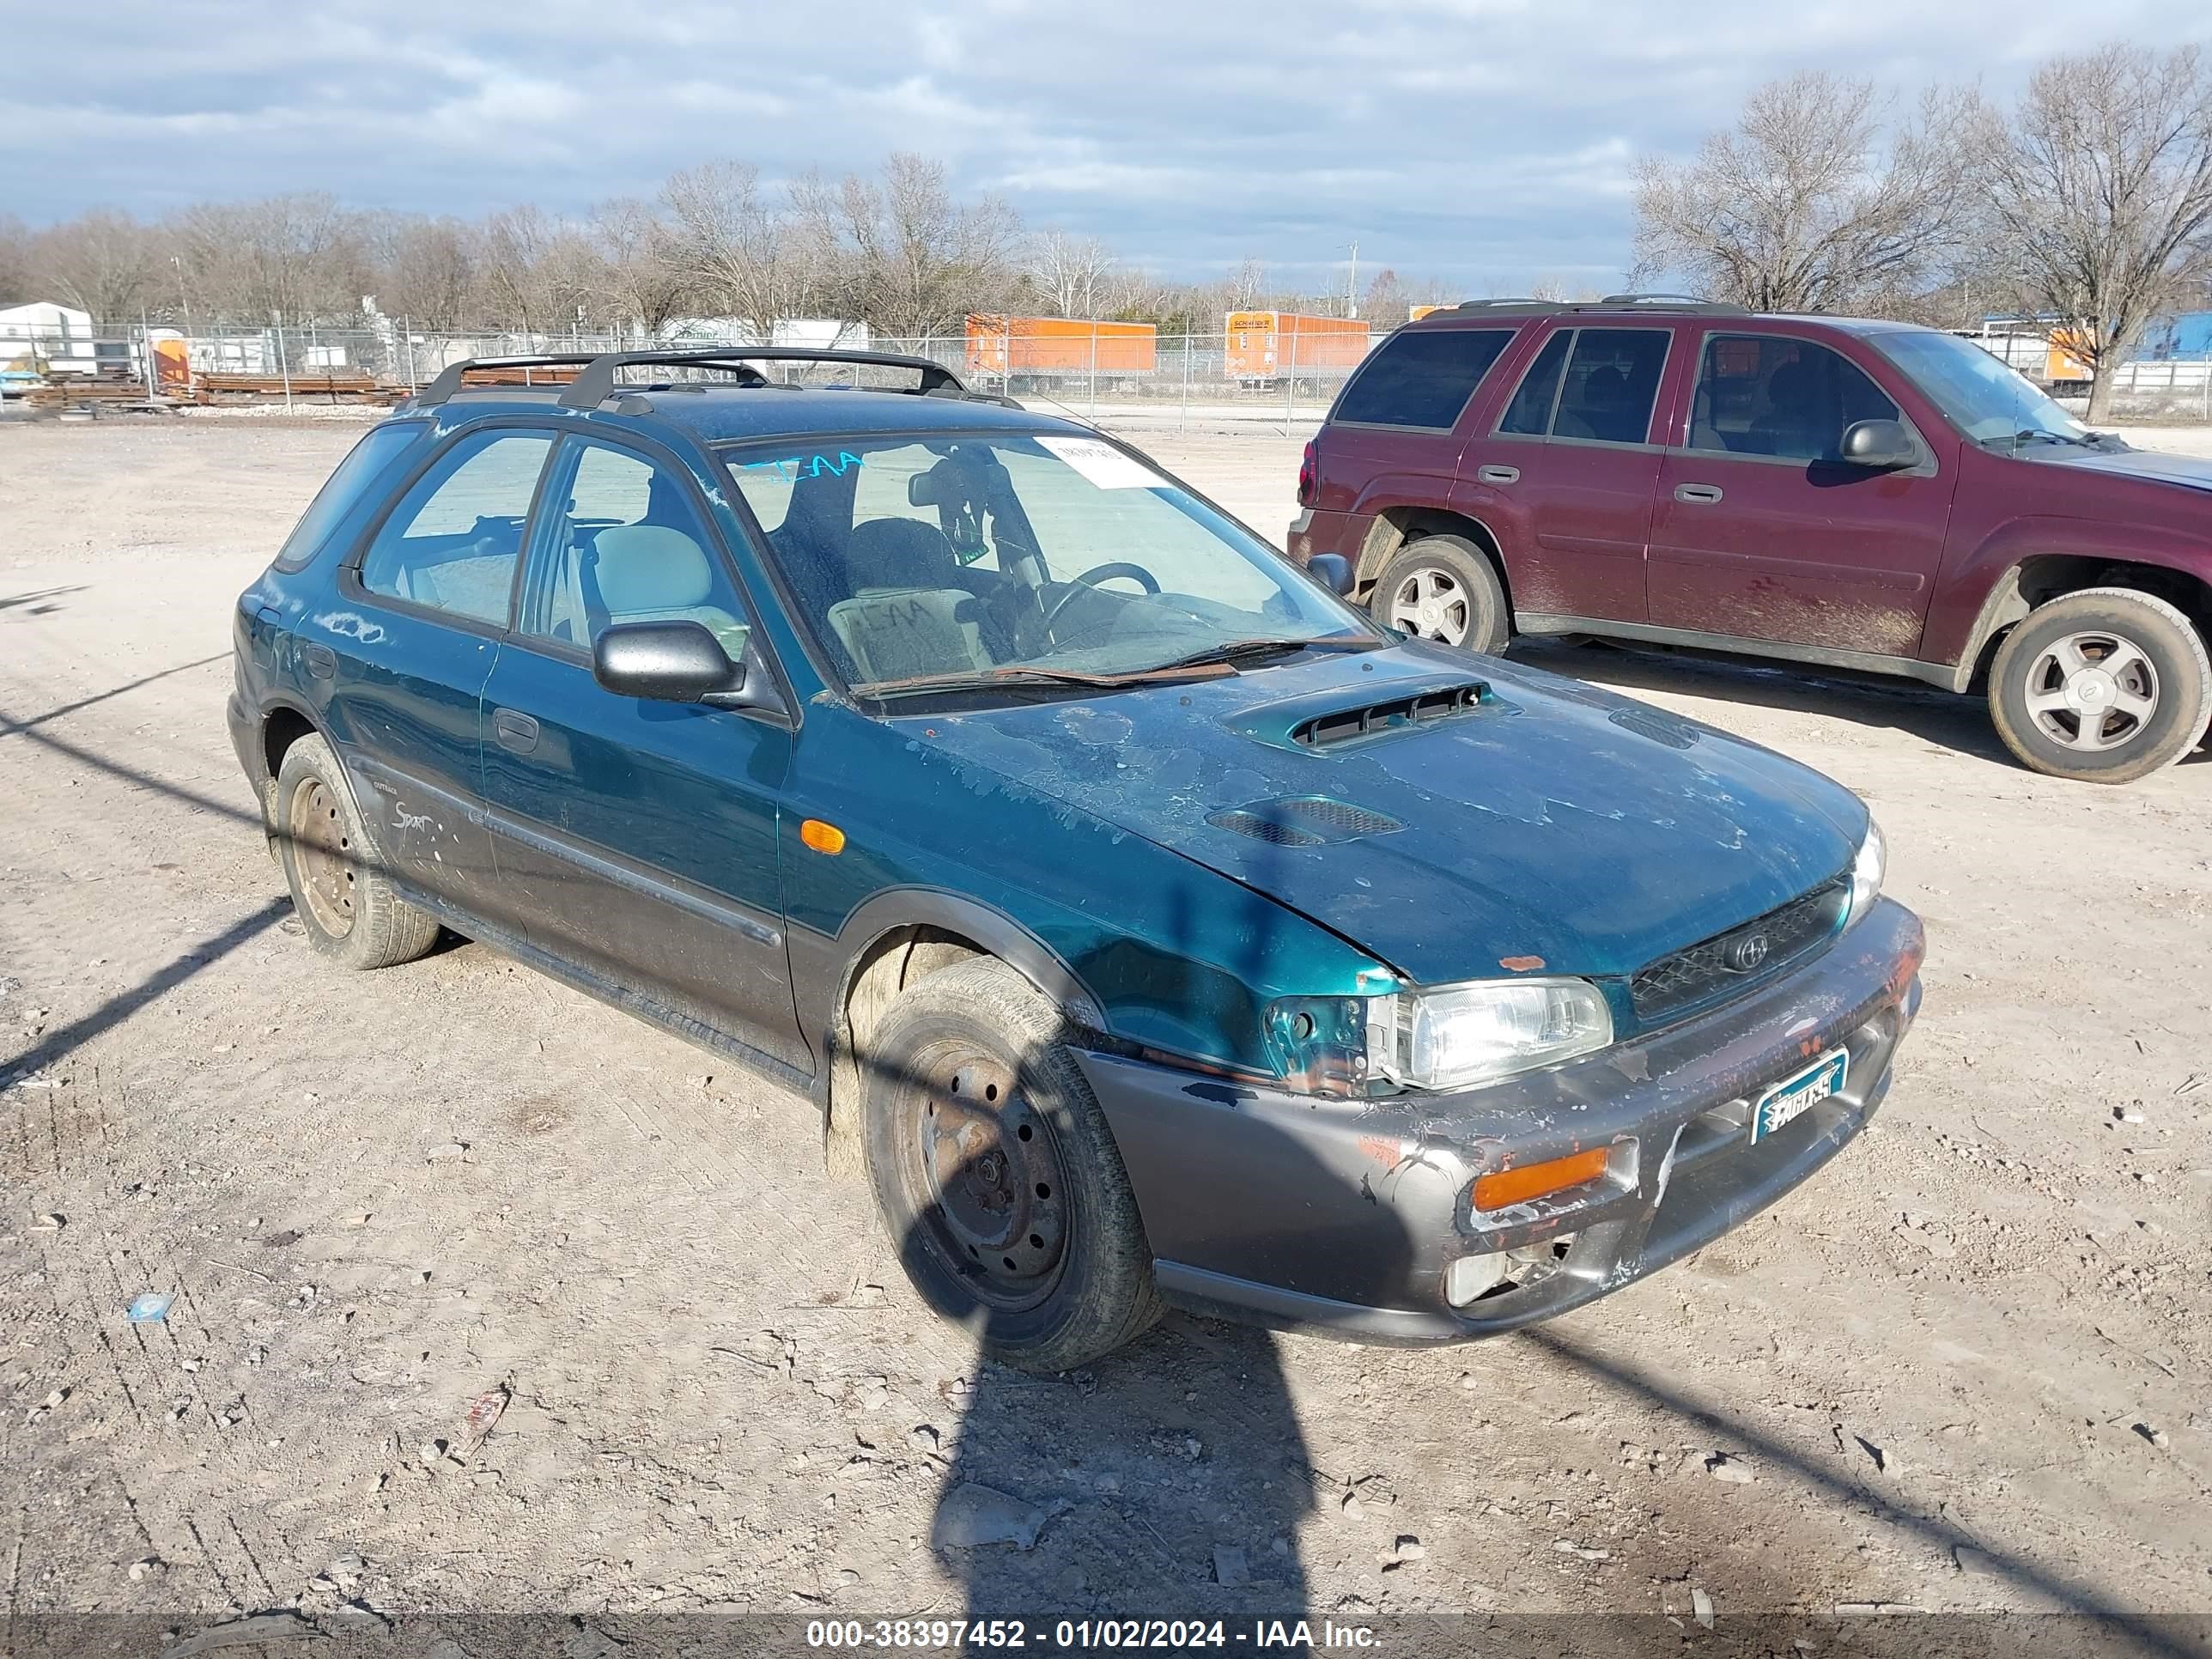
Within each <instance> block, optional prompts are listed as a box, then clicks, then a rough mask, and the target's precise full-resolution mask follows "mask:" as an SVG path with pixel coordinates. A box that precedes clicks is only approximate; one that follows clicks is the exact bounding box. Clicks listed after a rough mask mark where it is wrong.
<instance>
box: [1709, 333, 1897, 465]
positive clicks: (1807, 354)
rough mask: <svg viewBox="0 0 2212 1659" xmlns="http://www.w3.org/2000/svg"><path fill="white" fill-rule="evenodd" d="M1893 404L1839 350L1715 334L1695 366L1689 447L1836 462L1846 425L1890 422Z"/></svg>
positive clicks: (1778, 338)
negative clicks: (1695, 386)
mask: <svg viewBox="0 0 2212 1659" xmlns="http://www.w3.org/2000/svg"><path fill="white" fill-rule="evenodd" d="M1899 418H1900V417H1899V413H1898V408H1897V405H1896V404H1894V403H1893V402H1891V401H1890V399H1889V398H1888V397H1887V395H1886V394H1885V393H1884V392H1882V390H1881V387H1880V386H1876V385H1875V383H1874V382H1873V381H1872V380H1869V379H1868V378H1867V374H1866V372H1865V371H1864V370H1863V369H1862V368H1859V366H1858V365H1857V363H1854V362H1851V361H1850V359H1849V358H1848V357H1845V356H1844V355H1843V354H1842V353H1840V352H1838V351H1833V350H1831V349H1829V348H1828V347H1826V346H1824V345H1819V344H1816V343H1814V342H1813V341H1811V340H1799V339H1794V338H1791V337H1789V336H1787V335H1780V334H1714V335H1709V336H1708V337H1706V340H1705V357H1704V359H1703V361H1702V362H1699V365H1698V390H1697V394H1696V396H1695V398H1693V399H1692V403H1691V405H1690V442H1689V447H1691V448H1692V449H1710V450H1724V451H1726V452H1728V453H1731V454H1739V455H1768V456H1772V457H1774V458H1776V459H1783V460H1792V461H1833V460H1839V459H1841V457H1842V453H1843V439H1844V428H1846V427H1849V426H1850V425H1851V424H1852V423H1853V422H1858V421H1894V420H1897V419H1899Z"/></svg>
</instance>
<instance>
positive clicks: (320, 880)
mask: <svg viewBox="0 0 2212 1659" xmlns="http://www.w3.org/2000/svg"><path fill="white" fill-rule="evenodd" d="M276 861H277V862H278V863H279V864H281V865H282V866H283V868H284V879H285V880H286V881H287V882H289V884H291V888H292V908H294V909H295V910H296V911H298V912H299V914H300V921H301V926H302V927H305V928H306V929H307V942H308V943H309V944H310V945H313V946H314V947H315V949H316V950H318V951H321V952H322V954H323V955H325V956H326V957H330V958H331V959H332V960H333V961H335V962H338V963H343V964H344V965H345V966H346V967H348V968H390V967H393V966H395V965H396V964H398V963H403V962H412V961H414V960H415V958H416V957H419V956H422V955H424V954H425V953H427V952H428V950H429V949H430V947H431V946H432V945H435V944H436V943H437V942H438V919H437V918H436V917H435V916H434V915H430V914H429V913H428V911H426V910H422V909H418V908H416V907H415V906H414V905H412V904H410V903H408V902H407V901H406V900H404V899H403V898H401V897H400V896H398V894H397V893H395V892H393V891H392V883H391V880H390V878H388V877H386V875H385V873H384V872H383V870H382V869H381V868H380V857H379V854H378V853H377V851H376V847H375V843H374V842H371V841H370V840H369V838H368V828H367V826H366V825H364V824H363V823H362V818H361V809H360V808H359V807H357V806H356V805H354V802H353V791H352V790H350V789H349V788H347V787H346V781H345V773H344V772H343V770H341V769H340V768H339V766H338V763H337V757H336V756H335V755H333V754H331V746H330V744H327V743H325V741H324V740H323V739H322V738H319V737H307V738H301V739H300V740H299V741H298V742H296V743H295V744H293V745H292V746H291V747H290V748H289V749H287V750H285V751H284V759H283V764H281V765H280V766H278V768H277V769H276Z"/></svg>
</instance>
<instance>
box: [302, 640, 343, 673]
mask: <svg viewBox="0 0 2212 1659" xmlns="http://www.w3.org/2000/svg"><path fill="white" fill-rule="evenodd" d="M300 654H301V656H303V657H305V658H306V659H307V671H308V672H309V673H310V674H313V676H314V677H315V678H317V679H319V680H326V679H328V678H331V675H333V674H335V673H337V671H338V653H337V652H335V651H333V650H331V648H330V647H328V646H327V645H317V644H316V643H315V642H314V641H312V640H310V641H308V642H307V644H306V645H304V646H302V647H301V649H300Z"/></svg>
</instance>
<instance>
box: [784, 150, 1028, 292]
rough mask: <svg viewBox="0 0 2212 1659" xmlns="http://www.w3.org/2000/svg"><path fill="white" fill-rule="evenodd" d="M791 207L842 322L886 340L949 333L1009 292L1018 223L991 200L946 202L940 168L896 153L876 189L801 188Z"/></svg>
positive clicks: (856, 185) (850, 181)
mask: <svg viewBox="0 0 2212 1659" xmlns="http://www.w3.org/2000/svg"><path fill="white" fill-rule="evenodd" d="M795 199H796V203H797V205H798V208H799V215H800V216H801V218H802V220H804V221H805V222H806V224H807V227H808V228H810V229H811V231H812V233H813V234H816V235H817V238H818V239H819V240H820V242H821V244H822V246H823V252H824V253H825V255H826V256H827V257H828V258H829V259H830V260H831V266H830V282H829V291H831V292H833V293H836V294H838V295H841V296H842V306H841V307H840V310H841V314H842V315H846V316H859V317H866V319H868V320H869V321H870V322H872V323H873V324H875V325H877V326H878V328H880V329H882V330H884V331H885V332H887V333H890V334H893V335H904V336H914V335H927V334H946V333H951V332H955V331H957V330H958V329H959V328H960V327H961V326H962V324H963V319H965V318H966V316H967V314H968V313H969V312H970V311H971V310H985V311H988V310H996V309H999V308H1000V307H1001V305H1002V304H1003V302H1004V301H1005V298H1006V295H1007V293H1008V292H1009V291H1010V290H1011V289H1012V283H1013V276H1014V252H1015V250H1016V248H1017V247H1018V246H1019V243H1020V239H1021V222H1020V221H1019V220H1018V218H1016V217H1015V216H1014V212H1013V210H1012V208H1010V207H1008V206H1007V205H1006V204H1005V203H1004V202H1001V201H1000V200H998V199H997V198H996V197H983V198H982V199H981V200H980V201H977V202H973V203H966V204H963V203H960V202H957V201H956V200H954V199H953V196H952V192H951V188H950V186H949V185H947V183H946V180H945V166H944V163H942V162H940V161H931V160H930V159H929V158H927V156H921V155H909V154H906V153H904V152H899V153H895V154H893V155H891V157H890V159H889V160H888V161H885V162H884V168H883V173H882V176H881V177H880V179H863V178H861V177H860V176H859V175H858V174H851V175H848V176H847V177H846V178H845V179H842V180H841V181H840V182H839V183H838V184H837V185H836V186H834V187H832V186H829V185H824V184H823V182H822V181H820V180H819V179H811V180H805V181H802V183H801V185H800V187H799V190H798V191H796V192H795Z"/></svg>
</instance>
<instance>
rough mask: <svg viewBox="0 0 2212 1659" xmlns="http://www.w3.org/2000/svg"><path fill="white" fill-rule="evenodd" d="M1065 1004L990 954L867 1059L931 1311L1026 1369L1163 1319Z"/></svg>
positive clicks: (872, 1110)
mask: <svg viewBox="0 0 2212 1659" xmlns="http://www.w3.org/2000/svg"><path fill="white" fill-rule="evenodd" d="M1067 1034H1068V1033H1067V1023H1066V1018H1065V1017H1064V1016H1062V1015H1061V1013H1060V1011H1059V1010H1058V1009H1056V1008H1054V1006H1052V1005H1051V1004H1050V1003H1048V1002H1047V1001H1046V1000H1044V999H1043V998H1042V997H1041V996H1039V995H1038V994H1037V993H1036V991H1035V990H1034V989H1033V988H1031V987H1030V984H1029V982H1028V981H1025V980H1024V979H1023V978H1022V977H1021V976H1020V975H1018V974H1017V973H1015V972H1014V971H1013V969H1011V968H1008V967H1007V966H1006V964H1005V963H1002V962H999V961H997V960H995V959H994V958H992V957H975V958H973V959H971V960H969V961H966V962H961V963H955V964H953V965H952V966H951V967H949V968H944V969H939V971H937V972H936V973H933V974H932V975H929V976H928V977H927V978H926V979H924V980H922V981H921V982H920V983H919V984H917V985H915V986H913V987H911V988H909V989H908V991H907V992H906V993H905V994H903V995H902V996H901V997H900V998H899V999H898V1000H897V1001H896V1002H894V1003H893V1004H892V1005H891V1006H890V1008H889V1009H888V1010H887V1011H886V1012H884V1017H883V1018H882V1020H881V1021H880V1022H879V1023H878V1025H877V1027H876V1029H875V1031H874V1032H873V1034H872V1036H871V1037H870V1040H869V1042H868V1043H867V1047H866V1051H865V1052H864V1053H862V1054H860V1055H859V1056H858V1064H859V1066H860V1076H861V1085H860V1086H861V1103H862V1106H861V1109H862V1114H863V1118H864V1126H863V1134H864V1139H865V1141H866V1152H867V1162H868V1174H869V1177H870V1180H871V1181H872V1184H873V1185H874V1188H875V1192H876V1204H877V1207H878V1209H879V1210H881V1211H882V1212H883V1218H884V1225H886V1226H888V1227H889V1228H890V1232H891V1237H892V1238H893V1239H894V1240H895V1241H896V1243H897V1246H898V1250H899V1257H900V1260H901V1261H902V1264H903V1265H904V1266H905V1268H906V1271H907V1277H908V1279H911V1280H912V1281H913V1282H914V1287H915V1290H917V1291H920V1292H921V1296H922V1297H923V1299H924V1300H925V1301H927V1303H928V1304H930V1306H931V1307H933V1308H934V1309H935V1310H937V1311H938V1312H939V1313H940V1314H942V1315H943V1316H945V1317H946V1318H947V1319H950V1320H951V1321H953V1322H956V1323H958V1324H961V1325H963V1326H966V1327H968V1328H970V1329H972V1330H975V1332H976V1333H977V1334H978V1335H979V1336H980V1337H981V1340H982V1346H983V1350H984V1352H986V1353H987V1354H988V1355H989V1356H990V1357H991V1358H994V1359H996V1360H999V1361H1000V1362H1001V1363H1003V1364H1008V1365H1013V1366H1017V1367H1019V1368H1020V1369H1022V1370H1034V1371H1061V1370H1072V1369H1073V1368H1075V1367H1077V1366H1079V1365H1085V1364H1089V1363H1090V1362H1091V1361H1092V1360H1094V1359H1097V1358H1099V1357H1100V1356H1101V1355H1103V1354H1107V1353H1110V1352H1113V1351H1114V1350H1115V1349H1116V1348H1118V1347H1121V1346H1123V1345H1124V1344H1125V1343H1127V1342H1131V1341H1133V1340H1135V1339H1136V1338H1137V1337H1138V1336H1139V1335H1141V1334H1143V1333H1144V1331H1145V1329H1146V1328H1147V1327H1148V1326H1150V1325H1151V1324H1152V1322H1153V1321H1154V1320H1155V1319H1157V1318H1158V1316H1159V1312H1160V1304H1159V1300H1158V1294H1157V1292H1156V1291H1155V1290H1154V1288H1153V1285H1152V1247H1151V1246H1150V1244H1148V1243H1146V1238H1145V1229H1144V1224H1143V1223H1142V1221H1141V1220H1139V1218H1138V1214H1137V1200H1136V1198H1135V1196H1134V1195H1133V1194H1132V1193H1131V1192H1130V1190H1129V1177H1128V1176H1127V1172H1126V1171H1125V1170H1123V1169H1122V1167H1121V1153H1120V1152H1119V1151H1118V1150H1117V1149H1116V1147H1115V1145H1114V1136H1113V1133H1112V1132H1111V1131H1110V1130H1109V1128H1108V1127H1106V1120H1105V1116H1104V1114H1103V1113H1102V1112H1101V1111H1100V1110H1099V1109H1098V1102H1097V1098H1096V1097H1094V1096H1093V1095H1092V1094H1091V1085H1089V1084H1088V1083H1087V1082H1085V1080H1084V1077H1083V1073H1082V1072H1081V1071H1080V1070H1079V1068H1078V1066H1076V1063H1075V1059H1074V1056H1073V1054H1072V1053H1071V1052H1070V1050H1069V1048H1068V1047H1067V1044H1066V1037H1067Z"/></svg>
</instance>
